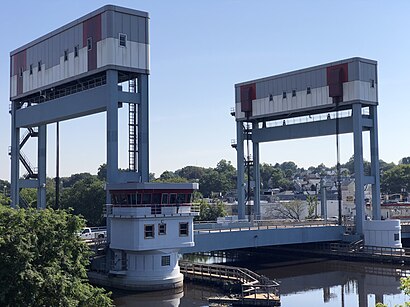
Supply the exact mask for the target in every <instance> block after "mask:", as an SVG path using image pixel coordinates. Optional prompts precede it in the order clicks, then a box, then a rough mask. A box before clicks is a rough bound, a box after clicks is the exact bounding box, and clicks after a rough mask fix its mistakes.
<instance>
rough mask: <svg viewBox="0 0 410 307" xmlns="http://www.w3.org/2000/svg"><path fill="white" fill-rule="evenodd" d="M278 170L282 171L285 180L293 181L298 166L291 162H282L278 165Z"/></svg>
mask: <svg viewBox="0 0 410 307" xmlns="http://www.w3.org/2000/svg"><path fill="white" fill-rule="evenodd" d="M279 168H280V169H281V170H282V171H283V173H284V175H285V177H286V178H287V179H293V177H294V176H295V174H296V172H297V170H298V166H297V165H296V164H295V162H292V161H287V162H283V163H282V164H280V165H279Z"/></svg>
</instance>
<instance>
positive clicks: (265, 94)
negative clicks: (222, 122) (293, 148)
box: [232, 58, 380, 235]
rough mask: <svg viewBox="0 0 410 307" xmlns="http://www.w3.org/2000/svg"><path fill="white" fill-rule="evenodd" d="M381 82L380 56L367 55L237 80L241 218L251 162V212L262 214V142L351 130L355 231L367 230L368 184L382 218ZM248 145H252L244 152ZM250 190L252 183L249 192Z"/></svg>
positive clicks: (375, 214) (375, 211) (375, 210)
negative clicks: (366, 143)
mask: <svg viewBox="0 0 410 307" xmlns="http://www.w3.org/2000/svg"><path fill="white" fill-rule="evenodd" d="M377 84H378V80H377V62H376V61H373V60H369V59H364V58H351V59H346V60H342V61H337V62H333V63H328V64H324V65H320V66H315V67H310V68H306V69H302V70H297V71H293V72H289V73H284V74H280V75H275V76H270V77H267V78H262V79H257V80H251V81H247V82H243V83H239V84H236V85H235V110H234V111H233V112H232V115H234V116H235V119H236V130H237V142H236V144H233V145H234V147H235V148H236V150H237V170H238V185H237V190H238V215H239V218H240V219H243V218H245V215H246V212H245V203H246V200H245V182H244V181H245V180H244V174H245V168H247V169H248V170H250V169H251V168H250V166H252V174H253V178H254V180H255V189H254V193H253V194H254V212H253V214H252V215H253V216H254V217H255V218H259V216H260V199H259V198H260V171H259V144H260V143H263V142H272V141H280V140H290V139H298V138H308V137H316V136H326V135H336V136H337V139H338V136H339V134H342V133H353V140H354V142H353V147H354V173H355V188H356V192H355V193H356V194H355V203H356V232H357V233H358V234H360V235H363V228H364V221H365V202H364V186H365V185H366V184H371V185H372V212H373V219H374V220H380V173H379V172H380V170H379V149H378V132H377V106H378V93H377ZM342 113H343V114H348V115H347V116H346V115H342ZM315 118H316V119H315ZM364 131H369V132H370V152H371V173H370V175H367V174H366V175H365V173H364V167H363V136H362V135H363V132H364ZM337 144H338V141H337ZM245 146H247V147H248V153H247V154H246V155H245ZM337 147H338V145H337ZM337 152H339V149H337ZM251 153H252V155H251ZM301 153H302V151H301ZM338 156H339V154H338ZM338 169H339V159H338ZM248 172H249V171H248ZM248 177H249V175H248ZM338 185H339V186H340V177H339V179H338ZM249 190H250V185H249V184H248V195H249V193H250V191H249ZM339 191H340V189H339ZM248 199H249V197H248ZM339 204H340V200H339ZM339 211H340V210H339ZM339 215H340V214H339ZM339 222H341V216H340V217H339Z"/></svg>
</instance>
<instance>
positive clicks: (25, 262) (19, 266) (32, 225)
mask: <svg viewBox="0 0 410 307" xmlns="http://www.w3.org/2000/svg"><path fill="white" fill-rule="evenodd" d="M83 226H84V221H83V220H82V219H80V218H79V217H77V216H74V215H72V214H70V213H68V212H67V211H60V210H59V211H54V210H52V209H47V210H42V211H37V210H34V209H27V210H25V209H17V210H13V209H10V208H7V207H4V206H0V305H1V306H112V301H111V299H110V298H109V296H107V295H106V294H105V293H104V290H102V289H99V288H95V287H93V286H91V285H90V284H89V283H88V280H87V275H86V266H87V265H88V263H89V260H88V259H89V256H90V251H89V249H88V247H87V246H86V244H85V243H84V242H83V241H81V240H80V239H79V237H78V236H77V232H78V231H79V230H80V229H81V228H82V227H83Z"/></svg>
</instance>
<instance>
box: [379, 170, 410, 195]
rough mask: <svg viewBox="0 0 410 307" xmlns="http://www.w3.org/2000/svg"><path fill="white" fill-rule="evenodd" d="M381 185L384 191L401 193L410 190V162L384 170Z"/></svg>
mask: <svg viewBox="0 0 410 307" xmlns="http://www.w3.org/2000/svg"><path fill="white" fill-rule="evenodd" d="M380 187H381V190H382V192H383V193H387V194H393V193H401V192H402V190H403V189H405V190H406V191H407V192H408V191H410V164H399V165H396V166H395V167H393V168H391V169H389V170H388V171H386V172H384V173H383V174H382V177H381V182H380Z"/></svg>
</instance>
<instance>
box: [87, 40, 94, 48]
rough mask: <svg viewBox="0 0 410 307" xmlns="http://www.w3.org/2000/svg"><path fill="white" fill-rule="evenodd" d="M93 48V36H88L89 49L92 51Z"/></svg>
mask: <svg viewBox="0 0 410 307" xmlns="http://www.w3.org/2000/svg"><path fill="white" fill-rule="evenodd" d="M91 49H93V38H92V37H89V38H87V50H88V51H90V50H91Z"/></svg>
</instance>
